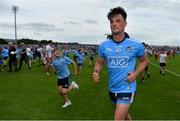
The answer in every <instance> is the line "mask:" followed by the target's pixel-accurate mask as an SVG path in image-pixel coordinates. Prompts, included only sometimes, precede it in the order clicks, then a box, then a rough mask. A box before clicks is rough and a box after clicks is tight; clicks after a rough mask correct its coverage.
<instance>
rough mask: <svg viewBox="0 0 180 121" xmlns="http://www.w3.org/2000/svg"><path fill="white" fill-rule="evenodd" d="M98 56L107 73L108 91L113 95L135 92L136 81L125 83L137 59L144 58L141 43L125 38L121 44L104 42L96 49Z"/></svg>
mask: <svg viewBox="0 0 180 121" xmlns="http://www.w3.org/2000/svg"><path fill="white" fill-rule="evenodd" d="M98 55H99V57H101V58H104V59H105V61H106V64H107V67H108V72H109V82H108V88H109V91H111V92H113V93H120V92H135V91H136V81H134V82H133V83H129V82H127V76H128V73H129V72H133V71H134V67H135V64H136V58H137V57H143V56H144V46H143V44H142V43H141V42H139V41H137V40H133V39H129V38H126V39H125V40H124V41H122V42H121V43H115V42H114V41H113V40H106V41H105V42H103V43H102V44H101V45H100V46H99V48H98Z"/></svg>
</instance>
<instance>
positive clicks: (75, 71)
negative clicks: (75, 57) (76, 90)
mask: <svg viewBox="0 0 180 121" xmlns="http://www.w3.org/2000/svg"><path fill="white" fill-rule="evenodd" d="M72 64H73V75H75V76H76V75H77V67H76V63H75V62H74V61H72Z"/></svg>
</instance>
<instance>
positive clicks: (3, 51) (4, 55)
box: [1, 48, 9, 57]
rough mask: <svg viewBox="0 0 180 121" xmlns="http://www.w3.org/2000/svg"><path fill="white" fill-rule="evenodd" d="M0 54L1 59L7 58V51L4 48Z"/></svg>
mask: <svg viewBox="0 0 180 121" xmlns="http://www.w3.org/2000/svg"><path fill="white" fill-rule="evenodd" d="M1 54H2V56H3V57H9V50H8V49H6V48H4V49H3V50H2V52H1Z"/></svg>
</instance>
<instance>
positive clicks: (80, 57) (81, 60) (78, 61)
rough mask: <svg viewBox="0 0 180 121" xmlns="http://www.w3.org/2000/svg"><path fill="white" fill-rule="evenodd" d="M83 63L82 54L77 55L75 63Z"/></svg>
mask: <svg viewBox="0 0 180 121" xmlns="http://www.w3.org/2000/svg"><path fill="white" fill-rule="evenodd" d="M83 61H84V54H83V53H79V54H77V63H78V64H82V63H83Z"/></svg>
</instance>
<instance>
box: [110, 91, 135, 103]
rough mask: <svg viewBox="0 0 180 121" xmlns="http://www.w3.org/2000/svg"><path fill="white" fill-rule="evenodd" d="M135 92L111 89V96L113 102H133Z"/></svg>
mask: <svg viewBox="0 0 180 121" xmlns="http://www.w3.org/2000/svg"><path fill="white" fill-rule="evenodd" d="M134 95H135V93H113V92H110V91H109V96H110V99H111V101H112V103H113V104H131V103H133V101H134Z"/></svg>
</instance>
